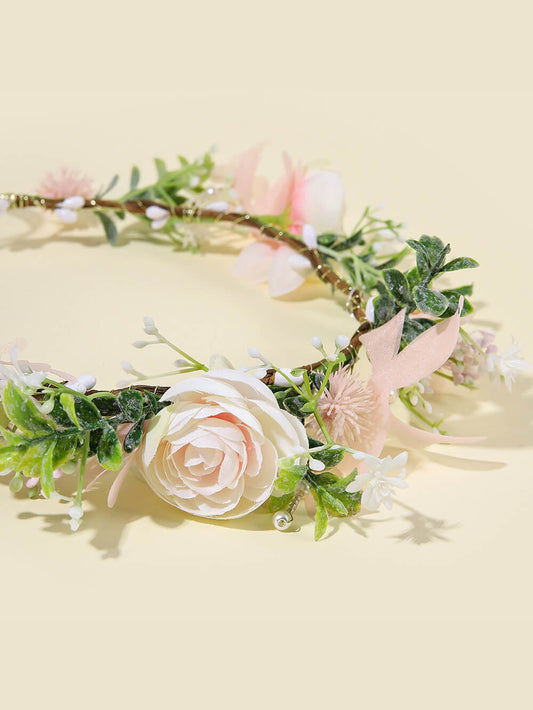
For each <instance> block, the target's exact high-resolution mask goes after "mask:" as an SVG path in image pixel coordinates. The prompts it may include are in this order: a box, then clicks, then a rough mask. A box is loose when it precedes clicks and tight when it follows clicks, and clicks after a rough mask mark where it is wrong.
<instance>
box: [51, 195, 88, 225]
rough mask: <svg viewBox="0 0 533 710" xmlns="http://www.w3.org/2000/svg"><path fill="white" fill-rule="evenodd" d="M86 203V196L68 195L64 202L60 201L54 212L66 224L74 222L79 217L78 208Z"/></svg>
mask: <svg viewBox="0 0 533 710" xmlns="http://www.w3.org/2000/svg"><path fill="white" fill-rule="evenodd" d="M84 205H85V198H84V197H80V196H79V195H74V196H72V197H67V198H66V199H64V200H63V201H62V202H58V203H57V205H56V208H55V210H54V214H55V215H56V216H57V217H59V219H60V220H61V221H62V222H64V223H65V224H73V223H74V222H76V220H77V219H78V213H77V210H79V209H81V208H82V207H83V206H84Z"/></svg>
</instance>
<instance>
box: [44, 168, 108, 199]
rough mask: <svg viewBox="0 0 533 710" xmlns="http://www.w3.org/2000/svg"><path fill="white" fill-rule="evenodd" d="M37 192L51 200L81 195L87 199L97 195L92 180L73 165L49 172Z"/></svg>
mask: <svg viewBox="0 0 533 710" xmlns="http://www.w3.org/2000/svg"><path fill="white" fill-rule="evenodd" d="M37 194H38V195H41V197H48V198H49V199H51V200H59V199H63V198H64V197H74V196H75V195H80V196H81V197H84V198H85V199H87V200H90V199H91V198H92V197H94V196H95V190H94V188H93V184H92V181H91V180H90V178H88V177H87V176H86V175H82V174H81V173H80V171H79V170H76V169H75V168H71V167H63V168H59V170H56V171H55V172H49V173H47V174H46V175H45V176H44V178H43V180H42V181H41V183H40V185H39V186H38V187H37Z"/></svg>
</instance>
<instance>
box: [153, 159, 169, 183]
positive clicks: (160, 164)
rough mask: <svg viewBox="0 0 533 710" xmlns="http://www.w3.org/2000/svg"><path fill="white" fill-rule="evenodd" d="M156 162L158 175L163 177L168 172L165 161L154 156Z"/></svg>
mask: <svg viewBox="0 0 533 710" xmlns="http://www.w3.org/2000/svg"><path fill="white" fill-rule="evenodd" d="M154 163H155V169H156V170H157V176H158V177H159V178H162V177H163V175H165V173H167V172H168V170H167V166H166V163H165V161H164V160H161V158H154Z"/></svg>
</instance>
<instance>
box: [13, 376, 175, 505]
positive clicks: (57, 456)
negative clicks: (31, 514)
mask: <svg viewBox="0 0 533 710" xmlns="http://www.w3.org/2000/svg"><path fill="white" fill-rule="evenodd" d="M56 387H57V389H56V391H54V387H53V386H51V391H50V392H49V393H48V395H47V396H48V397H53V399H54V403H53V408H52V410H51V412H50V414H43V412H42V411H41V409H40V407H39V405H38V403H37V401H36V400H35V399H34V398H33V397H31V396H29V395H26V394H24V393H23V392H21V390H20V389H18V388H17V387H16V386H15V385H14V384H13V383H12V382H10V383H8V384H7V386H6V387H5V389H4V391H3V393H2V411H3V412H4V419H5V421H4V424H5V426H3V427H1V428H0V432H1V434H2V439H1V440H0V471H14V472H15V474H16V475H17V476H20V475H22V476H26V477H34V476H35V477H38V478H39V479H40V483H41V488H42V491H43V492H44V494H45V495H46V496H49V495H50V493H51V492H52V491H53V490H54V479H53V472H54V470H55V469H56V468H58V467H60V466H63V465H65V464H68V463H71V464H72V463H73V464H76V462H78V461H79V460H80V458H81V455H82V450H83V446H84V442H86V441H87V443H88V452H89V455H90V456H94V455H96V456H97V457H98V461H99V462H100V464H101V465H102V466H103V467H104V468H106V469H109V470H112V471H116V470H118V469H119V468H120V465H121V463H122V446H121V444H120V440H119V438H118V436H117V432H116V429H117V427H118V426H119V425H120V424H124V423H133V426H132V428H131V430H130V432H129V433H128V435H127V436H126V439H125V442H124V451H126V452H127V453H129V452H131V451H133V450H134V449H135V448H136V447H137V446H139V445H140V443H141V441H142V436H143V431H144V423H145V421H146V420H147V419H150V418H152V417H153V416H155V415H156V414H157V413H158V412H159V411H160V410H161V409H162V408H163V406H165V404H161V403H159V402H158V401H157V399H156V398H155V397H154V395H153V394H151V393H150V392H139V391H136V390H133V389H130V390H123V391H121V392H120V393H119V394H118V395H114V394H112V393H100V394H99V395H97V396H96V397H93V398H91V397H89V396H87V395H82V394H78V393H75V392H72V391H70V390H68V389H67V388H66V387H63V386H61V385H57V386H56ZM14 485H18V484H14Z"/></svg>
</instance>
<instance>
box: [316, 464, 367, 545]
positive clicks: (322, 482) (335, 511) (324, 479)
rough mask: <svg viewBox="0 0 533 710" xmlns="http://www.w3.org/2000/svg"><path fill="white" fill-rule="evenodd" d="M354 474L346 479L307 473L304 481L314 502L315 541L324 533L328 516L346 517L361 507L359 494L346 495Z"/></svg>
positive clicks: (327, 473)
mask: <svg viewBox="0 0 533 710" xmlns="http://www.w3.org/2000/svg"><path fill="white" fill-rule="evenodd" d="M355 475H356V472H355V471H354V472H352V473H351V474H350V475H349V476H347V477H346V478H343V477H342V476H336V475H335V474H333V473H331V471H328V472H326V473H308V474H307V476H306V481H307V482H308V483H309V485H310V489H311V493H312V495H313V498H314V499H315V502H316V515H315V540H320V538H321V537H323V535H324V534H325V533H326V531H327V527H328V519H329V516H330V515H333V516H337V517H346V516H349V515H354V514H355V513H356V512H357V511H358V510H359V507H360V505H361V492H360V491H359V492H357V493H348V492H347V491H346V487H347V486H348V484H350V483H351V482H352V481H353V480H354V479H355Z"/></svg>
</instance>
